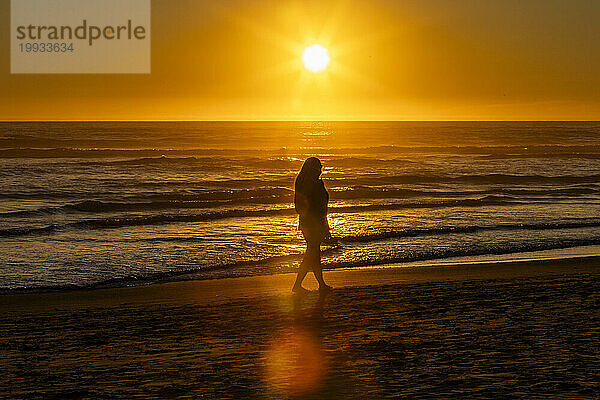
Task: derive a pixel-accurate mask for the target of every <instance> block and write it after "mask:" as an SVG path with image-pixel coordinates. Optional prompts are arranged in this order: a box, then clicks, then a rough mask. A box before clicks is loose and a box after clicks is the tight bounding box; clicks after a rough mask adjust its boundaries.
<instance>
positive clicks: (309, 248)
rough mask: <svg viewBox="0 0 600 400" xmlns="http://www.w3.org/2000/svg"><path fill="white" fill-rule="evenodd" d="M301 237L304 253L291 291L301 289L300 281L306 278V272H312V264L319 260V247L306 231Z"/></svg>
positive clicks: (303, 231)
mask: <svg viewBox="0 0 600 400" xmlns="http://www.w3.org/2000/svg"><path fill="white" fill-rule="evenodd" d="M302 235H303V236H304V239H305V240H306V251H305V252H304V258H303V259H302V263H301V264H300V268H299V269H298V275H296V282H294V287H293V288H292V291H294V292H296V291H299V290H300V288H301V287H302V281H304V278H305V277H306V274H307V273H308V271H310V270H312V269H313V268H314V267H313V265H314V263H315V262H317V261H319V262H320V259H321V254H320V252H321V249H320V245H319V244H316V243H315V241H314V240H313V238H312V237H311V235H310V234H309V232H308V231H306V230H302Z"/></svg>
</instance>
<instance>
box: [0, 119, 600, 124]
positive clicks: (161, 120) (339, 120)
mask: <svg viewBox="0 0 600 400" xmlns="http://www.w3.org/2000/svg"><path fill="white" fill-rule="evenodd" d="M6 122H8V123H10V122H600V119H410V120H397V119H0V123H6Z"/></svg>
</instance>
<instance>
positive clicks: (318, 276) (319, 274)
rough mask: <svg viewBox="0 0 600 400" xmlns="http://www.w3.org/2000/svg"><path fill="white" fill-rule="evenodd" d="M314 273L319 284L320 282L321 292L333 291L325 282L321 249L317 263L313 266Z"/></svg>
mask: <svg viewBox="0 0 600 400" xmlns="http://www.w3.org/2000/svg"><path fill="white" fill-rule="evenodd" d="M313 273H314V274H315V278H316V279H317V282H319V290H327V289H331V287H330V286H328V285H327V284H326V283H325V281H324V280H323V266H322V265H321V249H319V253H318V254H317V261H316V262H315V263H314V264H313Z"/></svg>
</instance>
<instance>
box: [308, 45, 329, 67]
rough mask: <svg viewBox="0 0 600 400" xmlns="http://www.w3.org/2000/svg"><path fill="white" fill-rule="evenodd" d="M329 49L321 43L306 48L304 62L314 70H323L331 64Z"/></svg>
mask: <svg viewBox="0 0 600 400" xmlns="http://www.w3.org/2000/svg"><path fill="white" fill-rule="evenodd" d="M329 61H330V58H329V51H327V49H326V48H325V47H323V46H321V45H320V44H313V45H311V46H308V47H307V48H306V49H304V53H302V62H303V63H304V66H305V67H306V69H308V70H309V71H312V72H320V71H323V70H324V69H325V68H327V66H328V65H329Z"/></svg>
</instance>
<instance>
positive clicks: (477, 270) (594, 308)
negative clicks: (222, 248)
mask: <svg viewBox="0 0 600 400" xmlns="http://www.w3.org/2000/svg"><path fill="white" fill-rule="evenodd" d="M293 278H294V276H293V275H291V274H283V275H271V276H260V277H249V278H234V279H219V280H210V281H189V282H176V283H167V284H157V285H151V286H145V287H133V288H121V289H100V290H88V291H73V292H63V293H45V294H27V295H25V294H23V295H5V296H0V362H1V365H2V366H3V373H2V374H0V397H2V398H57V399H65V398H82V399H83V398H127V399H131V398H219V399H222V398H269V399H277V398H290V397H293V398H314V399H321V398H336V399H340V398H363V399H364V398H369V399H371V398H372V399H378V398H389V397H401V398H431V399H438V398H513V397H520V398H578V399H580V398H598V396H599V395H600V382H599V381H598V371H599V370H600V340H599V339H598V338H599V337H600V285H599V284H600V258H594V257H589V258H577V259H565V260H550V261H535V262H511V263H498V264H479V265H457V266H445V267H419V268H374V269H362V270H345V271H329V272H327V273H326V275H325V279H326V280H328V281H329V282H330V283H331V284H332V285H333V286H335V287H336V290H335V291H334V292H333V293H331V294H330V295H328V296H326V297H320V296H319V295H318V294H317V293H316V292H315V293H311V294H309V295H308V296H305V297H303V298H298V297H294V296H292V295H291V294H290V293H289V288H290V287H291V284H292V282H293ZM309 282H310V283H309V284H307V286H309V287H311V285H313V286H312V288H314V281H313V280H312V277H311V280H310V281H309Z"/></svg>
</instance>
